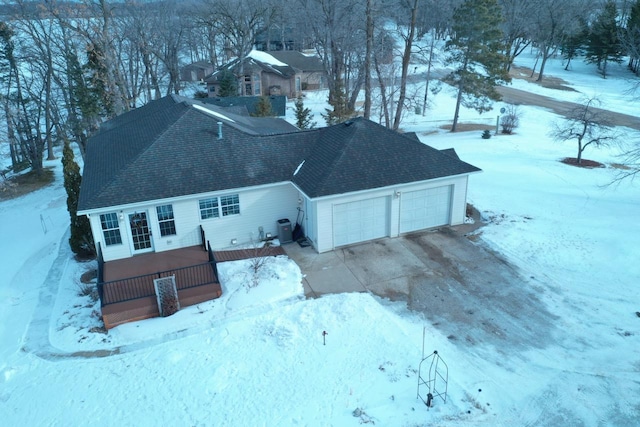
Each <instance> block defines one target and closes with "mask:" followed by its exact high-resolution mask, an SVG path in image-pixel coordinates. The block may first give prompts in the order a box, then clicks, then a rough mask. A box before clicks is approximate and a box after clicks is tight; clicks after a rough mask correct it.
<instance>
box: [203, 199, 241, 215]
mask: <svg viewBox="0 0 640 427" xmlns="http://www.w3.org/2000/svg"><path fill="white" fill-rule="evenodd" d="M199 203H200V218H201V219H209V218H220V217H221V216H229V215H238V214H239V213H240V197H239V196H238V195H237V194H233V195H230V196H221V197H212V198H210V199H202V200H200V202H199Z"/></svg>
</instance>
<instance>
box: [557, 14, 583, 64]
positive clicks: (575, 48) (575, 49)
mask: <svg viewBox="0 0 640 427" xmlns="http://www.w3.org/2000/svg"><path fill="white" fill-rule="evenodd" d="M588 36H589V28H588V26H587V24H586V23H585V22H584V20H582V19H580V22H579V23H578V24H577V25H576V27H575V29H574V30H573V31H570V30H567V35H566V37H565V38H564V39H563V41H562V45H561V50H562V57H563V58H564V59H565V60H566V61H567V63H566V64H565V67H564V69H565V70H568V69H569V65H570V64H571V60H572V59H573V58H575V57H577V56H580V55H582V54H583V53H584V42H585V40H587V38H588Z"/></svg>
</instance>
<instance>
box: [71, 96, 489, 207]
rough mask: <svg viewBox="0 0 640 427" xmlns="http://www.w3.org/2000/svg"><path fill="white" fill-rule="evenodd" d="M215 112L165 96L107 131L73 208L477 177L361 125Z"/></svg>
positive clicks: (323, 192) (96, 139)
mask: <svg viewBox="0 0 640 427" xmlns="http://www.w3.org/2000/svg"><path fill="white" fill-rule="evenodd" d="M206 108H210V109H212V110H213V111H214V113H213V114H212V113H208V112H206V111H205V109H206ZM215 108H216V107H212V106H207V107H204V106H203V105H202V104H201V103H198V102H197V101H193V100H187V99H185V98H181V97H177V96H169V97H166V98H163V99H161V100H158V101H153V102H151V103H150V104H148V105H147V106H145V107H142V108H140V109H138V110H135V111H132V112H129V113H126V114H124V115H122V116H120V117H117V118H115V119H113V120H111V121H109V122H107V123H105V125H104V126H103V128H102V130H101V131H100V132H99V133H98V134H97V135H95V136H93V137H92V138H91V139H90V140H89V143H88V146H87V152H86V158H85V168H84V176H83V181H82V188H81V191H80V200H79V204H78V209H79V210H80V211H86V210H92V209H99V208H104V207H108V206H118V205H125V204H129V203H137V202H143V201H148V200H159V199H165V198H171V197H180V196H186V195H190V194H199V193H205V192H210V191H223V190H228V189H236V188H243V187H250V186H256V185H264V184H270V183H278V182H288V181H291V182H293V183H295V184H296V185H297V186H298V187H299V188H300V189H301V190H302V191H304V192H305V193H306V194H307V195H308V196H309V197H312V198H315V197H321V196H327V195H331V194H341V193H348V192H352V191H361V190H367V189H372V188H379V187H386V186H392V185H397V184H402V183H409V182H414V181H424V180H428V179H434V178H440V177H445V176H450V175H460V174H466V173H471V172H476V171H479V169H478V168H476V167H474V166H471V165H469V164H467V163H465V162H462V161H460V160H459V159H457V158H456V156H451V155H447V154H445V153H443V152H441V151H439V150H436V149H434V148H431V147H429V146H427V145H424V144H422V143H421V142H419V141H417V140H415V139H412V138H409V137H406V136H403V135H401V134H398V133H396V132H393V131H391V130H388V129H386V128H384V127H382V126H380V125H377V124H375V123H373V122H371V121H368V120H365V119H360V118H359V119H354V120H352V121H350V122H348V123H343V124H339V125H336V126H332V127H329V128H323V129H314V130H309V131H297V130H294V129H295V128H294V127H293V126H292V125H289V124H287V123H286V122H284V121H283V120H280V119H261V118H253V117H242V116H235V115H233V114H230V113H225V112H224V110H223V109H219V108H218V109H215ZM221 117H223V118H221ZM218 122H223V127H222V138H221V139H220V138H218V136H219V135H218ZM276 122H277V123H278V124H275V123H276ZM292 130H294V131H292ZM303 161H304V164H303V165H302V167H299V166H300V164H301V163H302V162H303ZM296 171H297V173H295V175H294V172H296Z"/></svg>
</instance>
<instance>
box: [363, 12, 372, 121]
mask: <svg viewBox="0 0 640 427" xmlns="http://www.w3.org/2000/svg"><path fill="white" fill-rule="evenodd" d="M372 1H373V0H367V9H366V20H367V22H366V33H367V43H366V50H365V57H364V118H365V119H369V118H370V117H371V51H372V50H373V19H372V17H371V2H372Z"/></svg>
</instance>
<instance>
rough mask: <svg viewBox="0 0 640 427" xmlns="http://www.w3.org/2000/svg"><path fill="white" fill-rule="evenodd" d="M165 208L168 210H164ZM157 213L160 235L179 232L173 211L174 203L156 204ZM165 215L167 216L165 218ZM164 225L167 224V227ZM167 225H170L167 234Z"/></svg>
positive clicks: (172, 234)
mask: <svg viewBox="0 0 640 427" xmlns="http://www.w3.org/2000/svg"><path fill="white" fill-rule="evenodd" d="M163 208H165V209H167V210H164V209H163ZM156 215H157V218H158V228H159V229H160V237H168V236H175V235H177V234H178V232H177V231H176V217H175V215H174V213H173V205H172V204H167V205H160V206H156ZM165 216H167V217H166V218H165ZM163 225H165V228H163ZM166 227H169V233H166V234H165V232H166ZM171 231H173V232H171Z"/></svg>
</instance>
